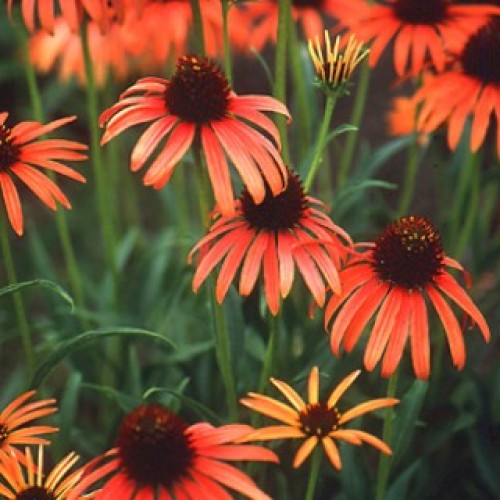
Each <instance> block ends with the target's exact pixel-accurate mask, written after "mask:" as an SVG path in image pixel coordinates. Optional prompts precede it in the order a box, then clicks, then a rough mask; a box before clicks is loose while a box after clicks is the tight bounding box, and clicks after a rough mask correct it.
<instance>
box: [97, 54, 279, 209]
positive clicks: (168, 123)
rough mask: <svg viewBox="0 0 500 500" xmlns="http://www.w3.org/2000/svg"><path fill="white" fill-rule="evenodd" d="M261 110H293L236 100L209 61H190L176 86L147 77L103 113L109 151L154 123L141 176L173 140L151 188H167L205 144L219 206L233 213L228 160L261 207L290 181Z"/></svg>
mask: <svg viewBox="0 0 500 500" xmlns="http://www.w3.org/2000/svg"><path fill="white" fill-rule="evenodd" d="M262 111H274V112H276V113H281V114H284V115H285V116H287V117H289V114H288V110H287V108H286V106H285V105H284V104H282V103H281V102H279V101H277V100H276V99H274V98H272V97H269V96H260V95H247V96H239V95H236V94H235V93H234V92H233V91H232V90H231V89H230V87H229V84H228V82H227V80H226V77H225V76H224V74H223V72H222V71H221V69H220V68H219V67H218V66H217V65H216V64H215V63H213V62H212V61H210V60H209V59H206V58H201V57H197V56H183V57H181V58H179V61H178V63H177V71H176V72H175V74H174V75H173V76H172V78H171V79H170V80H164V79H163V78H154V77H150V78H142V79H140V80H138V81H137V83H135V84H134V85H132V87H130V88H128V89H127V90H126V91H125V92H124V93H123V94H122V95H121V96H120V100H119V101H118V102H117V103H116V104H114V105H113V106H112V107H111V108H109V109H107V110H106V111H104V113H102V115H101V118H100V123H101V125H102V126H104V125H105V126H106V132H105V134H104V136H103V138H102V144H105V143H107V142H108V141H109V140H111V139H112V138H113V137H115V136H116V135H118V134H120V133H121V132H123V131H124V130H125V129H127V128H129V127H131V126H133V125H136V124H138V123H144V122H149V121H152V120H154V122H153V123H152V124H151V125H150V126H149V128H148V129H147V130H146V131H145V132H144V133H143V134H142V136H141V138H140V139H139V141H138V142H137V144H136V146H135V147H134V149H133V151H132V158H131V169H132V170H133V171H137V170H139V169H140V168H141V167H142V166H143V165H144V164H145V163H146V162H147V161H148V160H149V159H150V158H151V156H152V155H153V153H154V152H155V151H156V150H157V149H158V148H159V146H160V144H161V143H162V142H164V140H166V142H165V144H164V146H163V147H162V148H161V151H160V152H159V154H158V156H157V157H156V159H155V160H154V161H152V163H151V165H150V167H149V169H148V171H147V173H146V175H145V177H144V184H145V185H147V186H151V185H152V186H153V187H155V188H156V189H160V188H162V187H163V186H165V184H167V183H168V181H169V180H170V177H171V175H172V173H173V171H174V168H175V166H176V165H177V163H178V162H179V161H180V160H181V158H182V157H183V156H184V154H185V153H186V151H187V150H188V148H189V147H190V146H191V144H192V143H193V141H194V140H195V138H199V139H200V141H199V144H200V145H201V148H202V150H203V153H204V155H205V159H206V164H207V169H208V174H209V176H210V180H211V182H212V189H213V191H214V195H215V200H216V202H217V204H218V205H219V207H220V209H221V211H222V212H223V213H225V214H231V213H233V210H234V197H233V188H232V185H231V179H230V175H229V169H228V166H227V159H226V155H227V156H229V158H230V159H231V160H232V162H233V163H234V166H235V167H236V169H237V170H238V173H239V174H240V175H241V177H242V179H243V182H244V184H245V185H246V187H247V189H248V191H249V193H250V194H251V196H252V197H253V198H254V200H255V202H256V203H261V202H262V201H263V200H264V197H265V195H266V187H265V182H267V183H268V185H269V186H270V188H271V190H272V192H273V194H275V195H276V194H279V193H280V192H281V191H282V190H283V188H284V185H285V182H286V167H285V165H284V164H283V160H282V159H281V157H280V155H279V153H278V148H279V147H280V139H279V134H278V130H277V128H276V126H275V125H274V123H273V122H272V121H271V120H270V119H269V118H267V116H265V115H264V114H263V113H262ZM250 124H252V125H256V126H257V127H259V128H260V129H261V130H262V132H261V131H260V130H256V129H255V128H253V127H251V126H250ZM265 133H267V134H269V135H270V136H271V137H272V138H273V139H274V143H273V142H272V141H271V140H270V139H268V138H267V137H266V136H265Z"/></svg>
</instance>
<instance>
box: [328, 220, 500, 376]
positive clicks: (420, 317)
mask: <svg viewBox="0 0 500 500" xmlns="http://www.w3.org/2000/svg"><path fill="white" fill-rule="evenodd" d="M368 245H369V247H370V248H369V249H368V250H367V251H365V252H363V253H361V254H360V255H359V256H358V257H357V258H355V259H354V260H353V261H352V263H351V264H350V265H348V266H347V267H346V268H345V269H343V270H342V272H341V274H340V278H341V282H342V285H343V288H342V294H341V295H340V296H333V297H332V298H331V299H330V301H329V302H328V304H327V306H326V309H325V327H326V328H327V329H329V330H330V335H331V337H330V343H331V348H332V351H333V353H334V354H335V355H337V356H338V355H339V350H340V346H341V344H342V341H343V343H344V349H345V350H346V352H349V351H351V350H352V349H353V347H354V345H355V344H356V342H357V341H358V339H359V337H360V336H361V333H362V332H363V329H364V327H365V326H366V324H367V323H368V321H369V320H370V318H371V317H373V316H375V323H374V326H373V328H372V330H371V334H370V338H369V340H368V343H367V345H366V350H365V355H364V364H365V367H366V369H367V370H370V371H371V370H373V369H374V368H375V365H376V364H377V363H378V362H379V360H380V358H382V356H383V361H382V376H384V377H388V376H390V375H391V374H392V373H393V372H394V370H395V369H396V367H397V365H398V364H399V361H400V359H401V356H402V353H403V349H404V346H405V344H406V340H407V338H408V337H409V338H410V345H411V357H412V361H413V368H414V370H415V374H416V376H417V377H418V378H420V379H424V380H425V379H427V378H428V377H429V372H430V346H429V325H428V315H427V306H426V300H425V299H426V298H428V299H429V300H430V302H431V303H432V305H433V307H434V309H436V312H437V313H438V316H439V318H440V320H441V322H442V323H443V326H444V329H445V332H446V336H447V338H448V344H449V346H450V351H451V357H452V359H453V364H454V365H455V366H456V367H457V368H458V369H462V368H463V367H464V364H465V345H464V338H463V334H462V329H461V328H460V325H459V323H458V321H457V319H456V317H455V314H454V313H453V310H452V309H451V307H450V306H449V304H448V302H447V301H446V300H445V297H448V298H450V299H451V300H452V301H453V302H454V303H455V304H456V305H457V306H459V307H460V308H461V309H462V310H463V311H464V312H465V313H467V315H469V316H470V317H471V318H472V320H473V321H474V322H475V323H477V325H478V326H479V329H480V330H481V333H482V334H483V337H484V339H485V340H486V341H489V338H490V330H489V328H488V325H487V324H486V321H485V319H484V317H483V315H482V314H481V313H480V311H479V310H478V308H477V307H476V306H475V304H474V303H473V302H472V300H471V299H470V298H469V296H468V295H467V294H466V293H465V291H464V290H463V289H462V287H461V286H460V285H459V284H458V283H457V281H456V280H455V278H453V276H452V275H451V274H450V273H449V272H448V271H447V270H446V267H452V268H454V269H459V270H460V271H464V269H463V267H462V266H461V265H460V264H459V263H458V262H457V261H456V260H454V259H452V258H450V257H448V256H446V255H445V253H444V251H443V247H442V244H441V238H440V236H439V233H438V232H437V229H436V228H435V227H434V226H433V225H432V224H431V222H430V221H428V220H427V219H425V218H423V217H418V216H410V217H404V218H402V219H400V220H398V221H395V222H394V223H392V224H388V225H387V227H386V228H385V230H384V232H383V233H382V234H381V235H380V236H379V237H378V238H377V239H376V241H375V243H372V244H368ZM377 310H378V312H377ZM336 311H338V314H337V316H336V317H335V319H334V320H333V321H332V317H333V314H334V313H335V312H336ZM384 351H385V354H384Z"/></svg>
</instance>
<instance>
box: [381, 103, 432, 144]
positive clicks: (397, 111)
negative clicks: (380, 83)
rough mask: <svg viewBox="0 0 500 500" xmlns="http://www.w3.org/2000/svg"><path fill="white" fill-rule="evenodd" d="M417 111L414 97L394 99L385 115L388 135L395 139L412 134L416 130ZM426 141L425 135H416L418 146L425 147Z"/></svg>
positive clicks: (427, 138)
mask: <svg viewBox="0 0 500 500" xmlns="http://www.w3.org/2000/svg"><path fill="white" fill-rule="evenodd" d="M417 110H418V106H417V103H416V101H415V98H414V97H403V96H399V97H394V98H393V99H392V100H391V107H390V109H389V111H388V112H387V114H386V119H387V132H388V134H389V135H392V136H396V137H398V136H404V135H410V134H414V133H415V132H416V130H417ZM428 140H429V137H428V135H427V134H426V133H423V132H420V133H419V134H418V142H419V144H421V145H425V144H426V143H427V142H428Z"/></svg>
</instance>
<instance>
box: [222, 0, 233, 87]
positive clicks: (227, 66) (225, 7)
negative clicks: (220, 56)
mask: <svg viewBox="0 0 500 500" xmlns="http://www.w3.org/2000/svg"><path fill="white" fill-rule="evenodd" d="M221 6H222V36H223V43H224V73H225V74H226V78H227V81H228V82H229V85H230V86H231V85H232V84H233V68H232V62H231V44H230V42H229V23H228V13H229V7H230V5H229V0H221Z"/></svg>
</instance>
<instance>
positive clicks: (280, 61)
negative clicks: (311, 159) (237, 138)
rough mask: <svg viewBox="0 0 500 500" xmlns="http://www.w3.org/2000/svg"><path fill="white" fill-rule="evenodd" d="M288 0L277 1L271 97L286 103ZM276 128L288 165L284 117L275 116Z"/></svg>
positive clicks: (288, 153)
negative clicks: (276, 32)
mask: <svg viewBox="0 0 500 500" xmlns="http://www.w3.org/2000/svg"><path fill="white" fill-rule="evenodd" d="M289 10H290V3H289V0H278V35H277V41H276V64H275V75H274V89H273V95H274V97H275V98H276V99H278V101H281V102H283V103H284V102H286V45H287V20H288V17H289V15H290V14H289ZM276 126H277V127H278V130H279V132H280V137H281V144H282V151H281V154H282V156H283V160H284V162H285V163H286V164H287V165H290V152H289V148H288V135H287V131H286V117H284V116H282V115H277V116H276Z"/></svg>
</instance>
